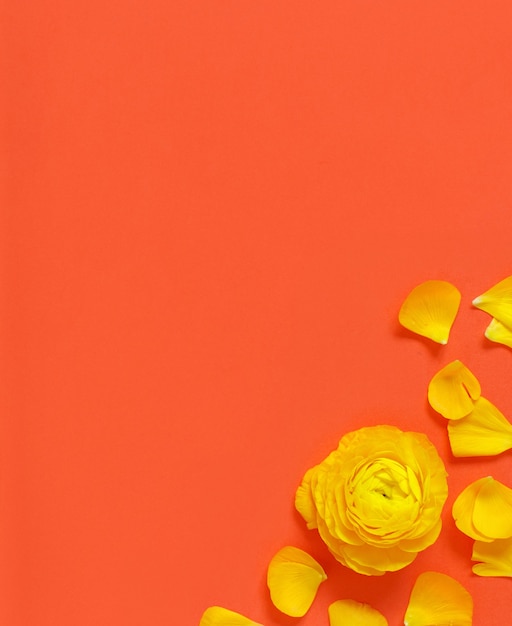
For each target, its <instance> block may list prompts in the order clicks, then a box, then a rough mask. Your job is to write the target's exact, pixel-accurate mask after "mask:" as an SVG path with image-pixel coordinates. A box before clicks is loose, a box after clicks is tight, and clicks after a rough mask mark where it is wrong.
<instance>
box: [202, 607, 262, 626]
mask: <svg viewBox="0 0 512 626" xmlns="http://www.w3.org/2000/svg"><path fill="white" fill-rule="evenodd" d="M199 626H262V625H261V624H259V623H257V622H253V621H252V620H251V619H249V618H248V617H244V616H243V615H240V613H235V612H234V611H230V610H229V609H224V608H222V607H221V606H211V607H210V608H208V609H206V611H205V612H204V613H203V616H202V617H201V621H200V622H199Z"/></svg>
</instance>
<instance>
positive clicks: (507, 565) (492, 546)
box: [471, 537, 512, 577]
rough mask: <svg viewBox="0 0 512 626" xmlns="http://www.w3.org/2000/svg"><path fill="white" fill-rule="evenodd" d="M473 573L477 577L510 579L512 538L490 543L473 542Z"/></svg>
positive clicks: (511, 574) (511, 575) (511, 572)
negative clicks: (474, 562) (508, 577)
mask: <svg viewBox="0 0 512 626" xmlns="http://www.w3.org/2000/svg"><path fill="white" fill-rule="evenodd" d="M471 558H472V559H473V561H480V563H477V564H476V565H473V572H474V573H475V574H478V576H510V577H512V537H510V538H508V539H496V540H495V541H492V542H491V543H486V542H482V541H475V544H474V546H473V556H472V557H471Z"/></svg>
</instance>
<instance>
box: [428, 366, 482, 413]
mask: <svg viewBox="0 0 512 626" xmlns="http://www.w3.org/2000/svg"><path fill="white" fill-rule="evenodd" d="M480 392H481V389H480V383H479V382H478V380H477V378H476V377H475V375H474V374H473V373H472V372H471V371H470V370H469V369H468V368H467V367H466V366H465V365H464V364H463V363H461V361H458V360H457V361H452V363H448V365H445V367H443V369H441V370H439V372H437V374H435V376H434V377H433V378H432V380H431V381H430V383H429V386H428V401H429V403H430V406H431V407H432V408H433V409H434V411H437V412H438V413H440V414H441V415H442V416H443V417H446V418H447V419H450V420H458V419H461V418H462V417H464V416H466V415H468V413H471V411H472V410H473V403H474V401H475V400H477V399H478V398H479V397H480Z"/></svg>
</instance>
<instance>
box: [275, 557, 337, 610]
mask: <svg viewBox="0 0 512 626" xmlns="http://www.w3.org/2000/svg"><path fill="white" fill-rule="evenodd" d="M326 579H327V575H326V574H325V572H324V570H323V568H322V566H321V565H320V564H319V563H318V562H317V561H315V559H314V558H313V557H311V556H310V555H309V554H308V553H307V552H304V551H303V550H300V549H299V548H295V547H293V546H286V547H285V548H282V549H281V550H279V552H278V553H277V554H276V555H275V556H274V557H273V559H272V560H271V561H270V564H269V566H268V571H267V585H268V588H269V590H270V598H271V600H272V602H273V604H274V606H275V607H276V608H277V609H279V610H280V611H281V612H282V613H285V614H286V615H290V616H291V617H302V616H303V615H305V614H306V613H307V611H308V610H309V608H310V607H311V605H312V604H313V600H314V599H315V596H316V593H317V591H318V587H319V586H320V584H321V583H322V582H323V581H324V580H326Z"/></svg>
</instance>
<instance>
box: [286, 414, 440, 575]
mask: <svg viewBox="0 0 512 626" xmlns="http://www.w3.org/2000/svg"><path fill="white" fill-rule="evenodd" d="M447 495H448V486H447V482H446V470H445V468H444V465H443V462H442V461H441V459H440V457H439V455H438V453H437V450H436V449H435V447H434V446H433V445H432V443H431V442H430V441H429V439H428V438H427V437H426V435H423V434H421V433H413V432H403V431H401V430H399V429H398V428H396V427H394V426H373V427H367V428H361V429H360V430H357V431H354V432H351V433H348V434H347V435H345V436H344V437H343V438H342V439H341V441H340V443H339V445H338V448H337V449H336V450H335V451H334V452H331V454H329V456H328V457H327V458H326V459H325V460H324V461H322V463H320V464H319V465H316V466H315V467H313V468H311V469H310V470H308V471H307V472H306V474H305V476H304V478H303V480H302V484H301V485H300V487H299V488H298V489H297V493H296V496H295V506H296V508H297V510H298V511H299V513H300V514H301V515H302V517H303V518H304V519H305V521H306V523H307V526H308V528H310V529H312V528H317V529H318V532H319V533H320V536H321V537H322V539H323V540H324V542H325V543H326V545H327V547H328V548H329V550H330V551H331V552H332V554H333V555H334V557H335V558H336V559H337V560H338V561H340V563H342V564H343V565H346V566H347V567H349V568H351V569H353V570H355V571H356V572H359V573H361V574H366V575H368V576H372V575H374V576H380V575H382V574H384V573H385V572H387V571H396V570H399V569H401V568H403V567H405V566H406V565H409V563H411V562H412V561H413V560H414V559H415V557H416V555H417V554H418V552H420V551H421V550H423V549H424V548H426V547H428V546H430V545H432V544H433V543H434V541H435V540H436V539H437V537H438V536H439V533H440V531H441V511H442V508H443V505H444V503H445V501H446V497H447Z"/></svg>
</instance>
